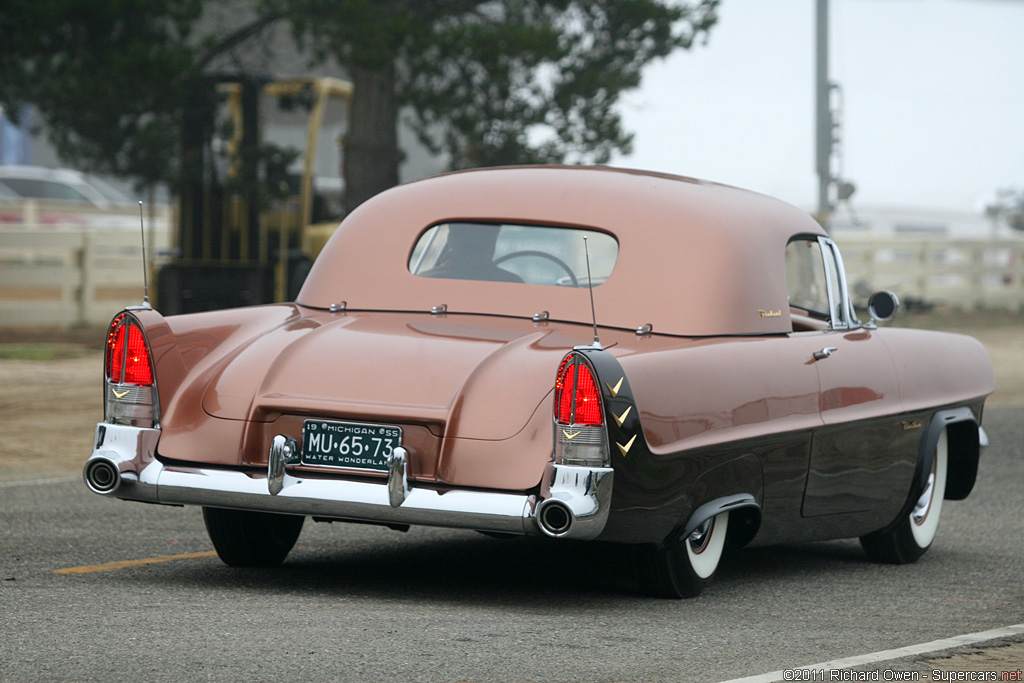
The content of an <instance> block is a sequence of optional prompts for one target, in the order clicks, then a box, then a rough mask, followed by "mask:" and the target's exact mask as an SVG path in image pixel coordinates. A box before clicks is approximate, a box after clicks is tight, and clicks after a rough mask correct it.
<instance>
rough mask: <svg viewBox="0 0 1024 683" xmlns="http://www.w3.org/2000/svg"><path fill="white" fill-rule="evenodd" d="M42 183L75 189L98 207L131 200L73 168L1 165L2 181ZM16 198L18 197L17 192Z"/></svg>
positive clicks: (100, 180)
mask: <svg viewBox="0 0 1024 683" xmlns="http://www.w3.org/2000/svg"><path fill="white" fill-rule="evenodd" d="M4 179H11V180H24V181H42V182H45V183H58V184H61V185H67V186H69V187H72V188H74V190H76V191H77V192H78V194H81V195H84V196H85V197H86V199H87V200H88V201H90V202H92V203H93V204H96V205H97V206H105V205H107V204H110V203H126V202H128V201H130V200H129V198H128V197H127V196H125V195H124V194H123V193H122V192H121V191H120V190H118V189H117V188H114V187H112V186H111V185H110V184H109V183H107V182H106V181H104V180H102V179H101V178H98V177H96V176H94V175H90V174H88V173H83V172H81V171H76V170H75V169H72V168H49V167H46V166H25V165H20V164H15V165H0V180H4ZM12 191H15V196H18V193H17V191H16V190H14V189H13V188H12Z"/></svg>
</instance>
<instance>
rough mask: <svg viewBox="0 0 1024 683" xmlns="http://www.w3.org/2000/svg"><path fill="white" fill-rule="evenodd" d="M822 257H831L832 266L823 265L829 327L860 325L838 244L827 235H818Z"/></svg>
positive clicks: (846, 327) (844, 327) (845, 327)
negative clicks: (851, 300)
mask: <svg viewBox="0 0 1024 683" xmlns="http://www.w3.org/2000/svg"><path fill="white" fill-rule="evenodd" d="M818 244H819V245H820V246H821V254H822V258H823V259H828V258H831V259H832V263H831V265H832V268H831V269H830V268H829V264H828V263H823V264H822V265H823V266H824V267H825V283H826V286H827V287H828V307H829V327H830V329H833V330H849V329H854V328H857V327H860V326H861V323H860V321H859V320H857V318H856V317H855V316H854V313H853V307H852V305H851V303H850V290H849V287H848V285H847V280H846V268H845V266H844V264H843V256H842V254H841V253H840V252H839V246H838V245H837V244H836V243H835V241H834V240H833V239H831V238H829V237H821V236H819V237H818Z"/></svg>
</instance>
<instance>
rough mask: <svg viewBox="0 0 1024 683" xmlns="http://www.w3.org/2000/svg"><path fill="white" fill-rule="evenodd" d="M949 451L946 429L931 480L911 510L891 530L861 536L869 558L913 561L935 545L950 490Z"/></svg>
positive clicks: (942, 434) (898, 561) (889, 562)
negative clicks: (948, 484)
mask: <svg viewBox="0 0 1024 683" xmlns="http://www.w3.org/2000/svg"><path fill="white" fill-rule="evenodd" d="M948 451H949V448H948V439H947V436H946V431H945V430H943V431H942V433H941V434H940V435H939V441H938V443H937V444H936V446H935V457H933V458H932V471H931V473H930V474H929V475H928V484H927V486H925V490H924V493H922V494H921V496H920V497H919V498H918V499H917V501H916V502H915V503H914V507H913V509H912V510H911V511H910V514H909V515H907V516H906V517H904V518H903V519H902V520H900V522H899V524H898V525H897V526H896V527H895V528H894V529H892V530H890V531H884V532H879V531H876V532H875V533H872V534H868V535H867V536H861V538H860V544H861V546H862V547H863V548H864V552H866V553H867V555H868V557H869V558H871V559H872V560H874V561H875V562H885V563H887V564H909V563H911V562H916V561H917V560H918V558H920V557H921V556H922V555H924V553H925V551H926V550H928V548H929V547H930V546H931V544H932V541H933V540H934V539H935V532H936V531H937V530H938V528H939V516H940V514H941V513H942V499H943V497H944V496H945V493H946V472H947V469H948V467H947V465H948V459H949V454H948Z"/></svg>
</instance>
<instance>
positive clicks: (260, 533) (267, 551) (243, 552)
mask: <svg viewBox="0 0 1024 683" xmlns="http://www.w3.org/2000/svg"><path fill="white" fill-rule="evenodd" d="M305 519H306V518H305V517H300V516H296V515H278V514H273V513H270V512H252V511H250V510H224V509H222V508H206V507H204V508H203V521H204V522H206V532H207V533H208V534H209V535H210V540H211V541H213V547H214V548H215V549H216V550H217V555H218V556H220V559H221V560H222V561H223V562H224V563H225V564H229V565H231V566H232V567H276V566H277V565H279V564H281V563H282V562H284V558H285V557H287V556H288V553H289V552H290V551H291V549H292V547H293V546H294V545H295V541H296V540H297V539H298V538H299V532H300V531H302V523H303V522H304V521H305Z"/></svg>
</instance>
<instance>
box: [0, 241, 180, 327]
mask: <svg viewBox="0 0 1024 683" xmlns="http://www.w3.org/2000/svg"><path fill="white" fill-rule="evenodd" d="M164 226H166V221H165V222H164ZM146 232H147V234H146V247H147V251H149V255H150V257H151V258H152V256H153V255H154V254H156V253H157V251H158V250H166V249H167V248H168V246H169V233H168V230H167V229H166V227H162V228H160V229H154V230H148V229H147V231H146ZM151 274H152V273H151ZM142 296H143V274H142V244H141V237H140V234H139V231H138V230H137V229H136V230H124V229H120V230H110V229H107V230H104V229H97V228H87V229H81V228H76V229H63V228H54V227H45V228H36V229H17V230H12V229H0V327H3V326H32V325H38V326H54V325H56V326H62V327H69V326H73V325H81V324H100V325H102V324H104V323H107V322H109V321H110V319H111V318H112V317H113V316H114V314H116V313H117V312H118V311H119V310H121V309H122V308H124V307H125V306H129V305H134V304H140V303H142Z"/></svg>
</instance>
